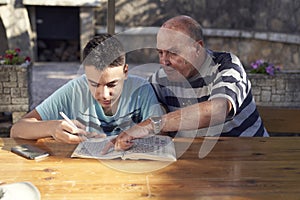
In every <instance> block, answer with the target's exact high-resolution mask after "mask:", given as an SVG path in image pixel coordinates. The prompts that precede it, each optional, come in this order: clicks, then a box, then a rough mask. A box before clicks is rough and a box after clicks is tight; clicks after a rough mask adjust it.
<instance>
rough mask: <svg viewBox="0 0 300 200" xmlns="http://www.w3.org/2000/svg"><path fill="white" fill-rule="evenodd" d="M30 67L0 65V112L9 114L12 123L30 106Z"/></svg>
mask: <svg viewBox="0 0 300 200" xmlns="http://www.w3.org/2000/svg"><path fill="white" fill-rule="evenodd" d="M30 76H31V66H29V67H23V66H20V65H0V102H1V104H0V112H11V113H12V118H13V123H14V122H16V121H17V120H19V119H20V118H21V117H22V116H23V115H24V114H25V113H26V112H28V111H29V106H30V87H31V86H30V81H29V80H31V77H30Z"/></svg>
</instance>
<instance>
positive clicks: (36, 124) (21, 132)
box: [10, 118, 55, 139]
mask: <svg viewBox="0 0 300 200" xmlns="http://www.w3.org/2000/svg"><path fill="white" fill-rule="evenodd" d="M53 123H55V121H40V120H37V119H35V118H24V119H21V120H19V121H18V122H17V123H15V124H14V125H13V126H12V128H11V130H10V137H12V138H22V139H38V138H44V137H50V136H51V129H52V128H51V127H53V126H52V125H51V124H53Z"/></svg>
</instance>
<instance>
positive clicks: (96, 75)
mask: <svg viewBox="0 0 300 200" xmlns="http://www.w3.org/2000/svg"><path fill="white" fill-rule="evenodd" d="M127 71H128V66H127V65H125V66H117V67H106V68H105V69H104V70H103V71H101V70H98V69H96V68H95V67H94V66H85V74H86V77H87V80H88V84H89V89H90V91H91V93H92V95H93V97H94V98H95V99H96V100H97V101H98V102H99V103H100V104H101V106H102V108H103V110H104V112H105V113H111V112H112V109H113V108H117V106H118V102H119V101H118V100H119V98H120V96H121V93H122V89H123V85H124V80H125V79H126V78H127Z"/></svg>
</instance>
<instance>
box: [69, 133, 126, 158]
mask: <svg viewBox="0 0 300 200" xmlns="http://www.w3.org/2000/svg"><path fill="white" fill-rule="evenodd" d="M115 137H116V136H109V137H106V138H90V139H88V140H86V141H83V142H81V143H80V144H79V145H78V146H77V147H76V149H75V151H74V152H73V154H72V155H71V157H79V158H95V159H114V158H121V157H122V155H123V152H122V151H114V147H111V148H110V149H109V150H108V153H107V154H104V155H102V150H103V148H104V147H105V146H106V144H108V143H109V142H110V141H111V140H112V139H114V138H115Z"/></svg>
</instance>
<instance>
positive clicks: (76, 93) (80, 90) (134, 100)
mask: <svg viewBox="0 0 300 200" xmlns="http://www.w3.org/2000/svg"><path fill="white" fill-rule="evenodd" d="M36 110H37V112H38V113H39V114H40V116H41V118H42V120H56V119H62V117H61V116H60V114H59V112H60V111H62V112H64V113H65V114H66V115H67V116H68V117H69V118H70V119H76V120H78V121H79V122H81V123H82V124H84V125H86V126H87V127H88V131H90V132H97V133H105V134H107V135H116V134H119V133H120V132H122V130H126V129H128V128H129V127H131V126H133V125H134V124H136V123H139V122H141V121H143V120H145V119H147V118H149V117H150V116H160V115H162V114H163V111H162V109H161V106H160V104H159V103H158V101H157V98H156V95H155V93H154V91H153V89H152V86H151V85H150V84H149V83H148V81H147V80H145V79H143V78H141V77H137V76H133V75H128V78H127V79H126V80H125V82H124V86H123V91H122V94H121V97H120V101H119V104H118V109H117V112H116V113H115V114H114V115H113V116H106V115H105V113H104V111H103V109H102V107H101V105H100V104H99V103H98V102H97V101H96V100H95V99H94V98H93V96H92V94H91V92H90V90H89V86H88V82H87V78H86V76H85V75H82V76H80V77H78V78H76V79H73V80H71V81H69V82H68V83H67V84H65V85H64V86H62V87H61V88H59V89H58V90H57V91H55V92H54V93H53V94H52V95H51V96H49V97H48V98H47V99H45V101H43V102H42V103H41V104H40V105H38V106H37V107H36Z"/></svg>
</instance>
